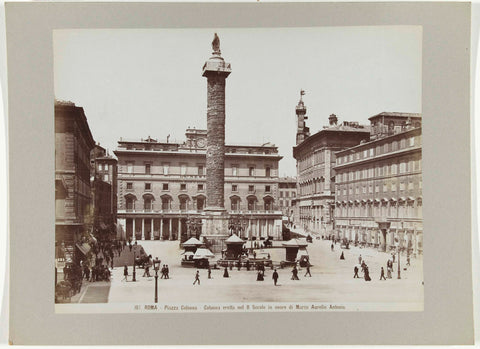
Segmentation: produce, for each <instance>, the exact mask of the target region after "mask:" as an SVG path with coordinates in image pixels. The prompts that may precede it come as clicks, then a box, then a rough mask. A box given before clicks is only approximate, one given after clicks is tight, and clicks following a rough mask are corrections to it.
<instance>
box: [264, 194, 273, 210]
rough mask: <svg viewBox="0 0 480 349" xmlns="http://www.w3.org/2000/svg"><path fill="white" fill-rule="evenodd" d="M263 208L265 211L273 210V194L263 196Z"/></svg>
mask: <svg viewBox="0 0 480 349" xmlns="http://www.w3.org/2000/svg"><path fill="white" fill-rule="evenodd" d="M263 209H264V210H265V211H272V210H273V198H272V197H271V196H265V197H264V198H263Z"/></svg>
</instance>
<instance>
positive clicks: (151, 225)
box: [150, 217, 154, 240]
mask: <svg viewBox="0 0 480 349" xmlns="http://www.w3.org/2000/svg"><path fill="white" fill-rule="evenodd" d="M153 220H154V219H153V217H152V218H151V219H150V240H153V235H154V233H153V228H154V225H153Z"/></svg>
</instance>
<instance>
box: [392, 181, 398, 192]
mask: <svg viewBox="0 0 480 349" xmlns="http://www.w3.org/2000/svg"><path fill="white" fill-rule="evenodd" d="M392 191H393V192H395V191H397V183H395V182H392Z"/></svg>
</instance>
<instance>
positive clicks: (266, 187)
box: [265, 185, 270, 193]
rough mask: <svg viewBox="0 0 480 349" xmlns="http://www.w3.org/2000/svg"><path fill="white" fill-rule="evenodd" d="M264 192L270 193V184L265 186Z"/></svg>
mask: <svg viewBox="0 0 480 349" xmlns="http://www.w3.org/2000/svg"><path fill="white" fill-rule="evenodd" d="M265 192H267V193H270V186H269V185H266V186H265Z"/></svg>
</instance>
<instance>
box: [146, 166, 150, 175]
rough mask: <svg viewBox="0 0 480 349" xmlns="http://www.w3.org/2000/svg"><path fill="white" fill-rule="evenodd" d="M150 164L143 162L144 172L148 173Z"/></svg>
mask: <svg viewBox="0 0 480 349" xmlns="http://www.w3.org/2000/svg"><path fill="white" fill-rule="evenodd" d="M150 167H151V165H150V164H145V174H150Z"/></svg>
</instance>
